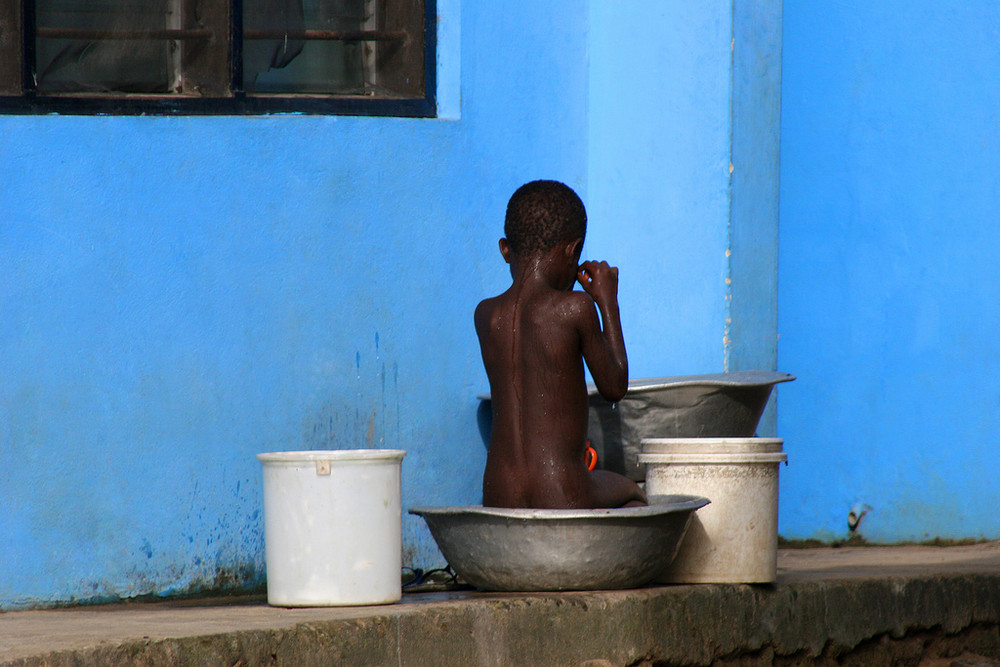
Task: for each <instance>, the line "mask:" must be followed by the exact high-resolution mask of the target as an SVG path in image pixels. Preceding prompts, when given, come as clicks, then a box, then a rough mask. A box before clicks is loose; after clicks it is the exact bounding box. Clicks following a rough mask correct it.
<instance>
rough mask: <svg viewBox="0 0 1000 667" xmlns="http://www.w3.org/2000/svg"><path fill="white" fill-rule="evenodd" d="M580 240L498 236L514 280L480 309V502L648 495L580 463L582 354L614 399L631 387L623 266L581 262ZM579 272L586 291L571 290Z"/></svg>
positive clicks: (616, 500) (568, 501)
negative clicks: (488, 425) (485, 396)
mask: <svg viewBox="0 0 1000 667" xmlns="http://www.w3.org/2000/svg"><path fill="white" fill-rule="evenodd" d="M563 187H565V186H563ZM581 206H582V205H581ZM582 245H583V239H582V237H581V238H577V239H571V240H567V241H562V242H559V243H558V244H556V246H555V247H553V248H551V249H549V250H547V251H545V252H535V253H531V254H530V255H528V256H524V255H519V254H518V253H516V252H514V251H512V250H511V247H510V246H509V245H508V243H507V239H506V238H505V239H501V241H500V250H501V253H502V254H503V256H504V258H505V259H506V260H507V261H508V263H510V264H511V275H512V277H513V284H512V285H511V287H510V289H508V290H507V291H506V292H504V293H503V294H500V295H499V296H496V297H493V298H491V299H486V300H485V301H483V302H482V303H480V304H479V306H478V307H477V308H476V315H475V321H476V332H477V334H478V335H479V342H480V347H481V349H482V354H483V363H484V365H485V367H486V373H487V375H488V377H489V381H490V392H491V398H492V402H493V427H492V433H491V437H490V449H489V454H488V457H487V463H486V472H485V475H484V477H483V504H484V505H487V506H495V507H533V508H590V507H618V506H621V505H624V504H627V503H636V504H639V503H644V502H645V496H644V495H643V493H642V491H641V489H639V487H638V486H637V485H636V484H635V483H634V482H632V481H631V480H629V479H627V478H626V477H623V476H621V475H618V474H616V473H611V472H607V471H600V470H599V471H594V472H591V471H589V470H588V469H587V466H586V464H585V462H584V450H585V448H586V438H587V412H588V399H587V387H586V380H585V376H584V362H586V363H587V365H588V367H589V368H590V371H591V375H592V376H593V378H594V381H595V383H596V384H597V387H598V390H599V391H600V392H601V393H602V395H604V396H605V398H607V399H608V400H611V401H616V400H619V399H620V398H621V397H622V396H623V395H624V394H625V391H626V389H627V384H628V361H627V358H626V355H625V346H624V342H623V340H622V336H621V323H620V321H619V317H618V301H617V285H618V273H617V269H614V268H612V267H609V266H608V265H607V264H606V263H604V262H585V263H584V264H583V265H580V266H578V265H577V262H578V261H579V255H580V250H581V248H582ZM578 280H579V281H580V284H581V285H582V286H583V288H584V290H585V291H584V292H578V291H572V288H573V285H574V284H575V283H576V282H577V281H578ZM595 305H596V308H595ZM598 310H600V319H599V318H598ZM602 322H603V325H604V326H603V328H602V326H601V325H602Z"/></svg>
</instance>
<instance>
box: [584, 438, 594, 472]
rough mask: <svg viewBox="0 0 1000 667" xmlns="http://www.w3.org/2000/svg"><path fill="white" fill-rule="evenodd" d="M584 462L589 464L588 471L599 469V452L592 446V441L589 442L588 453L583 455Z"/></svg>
mask: <svg viewBox="0 0 1000 667" xmlns="http://www.w3.org/2000/svg"><path fill="white" fill-rule="evenodd" d="M583 462H584V463H586V464H587V470H593V469H594V468H596V467H597V450H596V449H594V448H593V447H591V446H590V440H588V441H587V451H585V452H584V453H583Z"/></svg>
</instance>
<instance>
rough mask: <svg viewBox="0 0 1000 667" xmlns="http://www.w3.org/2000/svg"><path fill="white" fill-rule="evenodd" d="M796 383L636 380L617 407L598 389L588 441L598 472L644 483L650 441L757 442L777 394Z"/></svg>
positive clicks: (756, 374)
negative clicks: (775, 391) (644, 453)
mask: <svg viewBox="0 0 1000 667" xmlns="http://www.w3.org/2000/svg"><path fill="white" fill-rule="evenodd" d="M794 379H795V376H794V375H789V374H788V373H781V372H778V371H737V372H733V373H718V374H713V375H683V376H679V377H668V378H650V379H645V380H633V381H631V382H629V385H628V393H626V394H625V398H623V399H622V400H621V401H619V402H618V403H616V404H614V405H612V404H610V403H608V402H607V401H605V400H604V399H603V398H601V395H600V394H598V393H597V390H596V388H593V389H591V391H590V392H589V393H590V420H589V422H588V425H587V437H588V438H590V442H591V446H592V447H593V448H594V449H595V450H596V451H597V461H598V467H600V468H603V469H604V470H611V471H614V472H617V473H621V474H623V475H626V476H627V477H629V478H631V479H633V480H635V481H642V480H644V479H645V478H646V469H645V466H644V465H642V464H640V463H639V455H640V454H641V453H642V440H643V439H644V438H720V437H731V438H749V437H753V436H754V435H755V432H756V430H757V423H758V422H759V421H760V417H761V415H762V414H763V412H764V407H765V406H766V405H767V400H768V398H769V397H770V396H771V389H772V388H773V387H774V385H776V384H779V383H781V382H789V381H791V380H794Z"/></svg>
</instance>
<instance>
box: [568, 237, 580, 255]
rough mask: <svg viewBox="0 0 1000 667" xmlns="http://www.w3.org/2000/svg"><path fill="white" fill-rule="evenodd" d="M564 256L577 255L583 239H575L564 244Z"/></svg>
mask: <svg viewBox="0 0 1000 667" xmlns="http://www.w3.org/2000/svg"><path fill="white" fill-rule="evenodd" d="M565 252H566V256H567V257H574V256H576V257H579V256H580V254H581V253H582V252H583V239H580V238H578V239H576V240H575V241H571V242H569V243H567V244H566V250H565Z"/></svg>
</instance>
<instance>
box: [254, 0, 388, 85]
mask: <svg viewBox="0 0 1000 667" xmlns="http://www.w3.org/2000/svg"><path fill="white" fill-rule="evenodd" d="M243 7H244V18H243V30H244V40H243V85H244V88H245V89H246V91H247V92H257V93H362V92H364V91H365V89H366V87H367V86H369V85H371V83H372V75H371V70H372V67H373V53H374V52H373V44H372V43H371V42H369V41H359V40H358V39H357V37H358V35H357V34H356V33H358V32H359V31H363V30H375V28H376V24H375V14H374V7H375V2H374V0H244V3H243ZM344 33H355V34H354V35H349V34H348V35H345V34H344ZM345 36H346V37H349V38H351V39H338V38H337V37H345Z"/></svg>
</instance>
